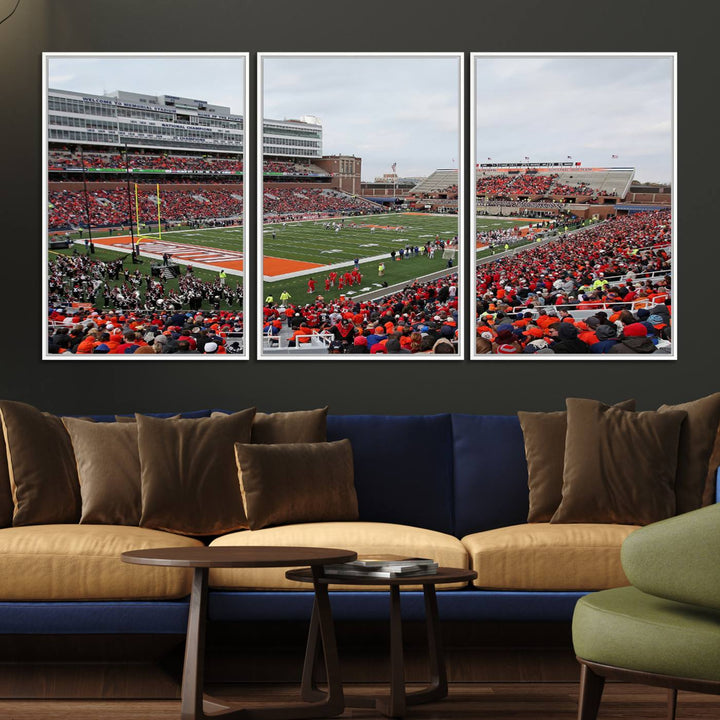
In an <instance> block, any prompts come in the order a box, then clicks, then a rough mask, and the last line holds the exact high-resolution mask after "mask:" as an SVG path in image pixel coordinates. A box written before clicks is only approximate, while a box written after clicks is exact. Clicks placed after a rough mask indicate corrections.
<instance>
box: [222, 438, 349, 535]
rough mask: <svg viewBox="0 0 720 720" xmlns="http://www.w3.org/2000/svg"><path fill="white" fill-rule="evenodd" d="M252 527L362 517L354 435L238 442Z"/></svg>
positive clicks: (243, 482) (245, 502)
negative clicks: (310, 440) (283, 441)
mask: <svg viewBox="0 0 720 720" xmlns="http://www.w3.org/2000/svg"><path fill="white" fill-rule="evenodd" d="M235 456H236V459H237V468H238V476H239V478H240V487H241V490H242V499H243V506H244V508H245V514H246V516H247V519H248V526H249V527H250V529H251V530H259V529H260V528H264V527H267V526H268V525H287V524H290V523H309V522H332V521H342V520H357V519H358V502H357V494H356V492H355V480H354V474H353V454H352V446H351V444H350V441H349V440H338V441H337V442H329V443H328V442H325V443H288V444H276V445H242V444H240V443H238V444H237V445H235Z"/></svg>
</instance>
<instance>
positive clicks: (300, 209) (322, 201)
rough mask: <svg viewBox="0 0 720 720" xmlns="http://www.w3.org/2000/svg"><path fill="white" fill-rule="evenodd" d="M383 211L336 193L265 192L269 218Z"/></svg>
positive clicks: (330, 191)
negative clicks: (308, 214)
mask: <svg viewBox="0 0 720 720" xmlns="http://www.w3.org/2000/svg"><path fill="white" fill-rule="evenodd" d="M381 211H382V208H380V207H379V206H378V205H377V204H376V203H373V202H368V201H367V200H363V198H360V197H353V196H351V195H346V194H345V193H340V192H336V191H334V190H320V189H315V188H277V187H272V188H270V189H266V190H265V191H264V193H263V212H264V214H265V216H266V217H267V216H269V215H271V216H274V218H293V217H297V216H302V215H305V214H307V213H343V212H352V213H358V212H360V213H363V212H365V213H367V212H381Z"/></svg>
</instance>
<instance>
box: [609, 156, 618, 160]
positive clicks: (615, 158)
mask: <svg viewBox="0 0 720 720" xmlns="http://www.w3.org/2000/svg"><path fill="white" fill-rule="evenodd" d="M610 157H611V158H612V159H613V160H617V158H618V156H617V155H611V156H610Z"/></svg>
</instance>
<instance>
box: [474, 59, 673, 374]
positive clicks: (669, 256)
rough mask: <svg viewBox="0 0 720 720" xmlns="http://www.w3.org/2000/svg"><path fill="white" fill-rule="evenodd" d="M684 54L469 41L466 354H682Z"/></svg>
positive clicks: (555, 356)
mask: <svg viewBox="0 0 720 720" xmlns="http://www.w3.org/2000/svg"><path fill="white" fill-rule="evenodd" d="M676 62H677V56H676V54H675V53H581V54H577V53H575V54H559V53H552V54H551V53H546V54H542V53H514V54H495V53H474V54H472V56H471V90H472V102H471V116H472V118H471V125H472V130H471V133H470V134H471V150H470V156H471V161H472V163H473V167H474V173H473V185H474V192H473V203H474V205H473V208H472V211H471V231H470V237H471V248H472V250H471V252H472V258H473V261H472V262H473V264H474V273H473V275H474V277H473V289H472V290H471V293H472V298H473V300H472V302H473V309H472V312H471V313H470V315H471V318H472V332H473V336H472V337H471V342H470V345H471V358H472V359H473V360H504V359H510V360H520V359H523V360H553V359H556V360H557V359H559V360H674V359H676V358H677V337H678V335H677V332H678V329H677V323H676V318H677V308H678V305H677V297H676V282H675V280H676V277H677V253H676V249H677V219H676V212H675V209H676V207H677V183H676V178H677V156H676V133H677V125H676V115H677V87H676Z"/></svg>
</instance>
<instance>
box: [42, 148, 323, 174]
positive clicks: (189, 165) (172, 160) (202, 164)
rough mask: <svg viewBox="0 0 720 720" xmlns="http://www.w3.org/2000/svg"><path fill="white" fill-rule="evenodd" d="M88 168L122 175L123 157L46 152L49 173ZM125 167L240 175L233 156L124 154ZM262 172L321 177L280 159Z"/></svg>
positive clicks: (109, 153) (110, 153)
mask: <svg viewBox="0 0 720 720" xmlns="http://www.w3.org/2000/svg"><path fill="white" fill-rule="evenodd" d="M83 159H84V161H85V167H86V168H88V169H102V170H117V171H118V172H125V154H124V153H121V152H118V151H117V150H108V151H107V152H94V151H88V152H85V153H84V157H82V156H81V155H80V153H79V152H73V151H70V150H50V151H49V153H48V169H49V170H51V171H81V170H82V162H83ZM127 166H128V168H129V169H130V170H158V171H164V172H181V173H188V172H189V173H203V174H207V173H241V172H242V171H243V161H242V157H239V156H237V155H232V156H227V157H223V156H222V155H202V156H200V155H181V154H175V153H170V152H167V153H159V154H152V153H138V152H128V155H127ZM263 172H266V173H282V174H284V175H310V174H315V173H318V174H322V173H323V171H322V170H321V169H320V168H312V169H311V168H310V166H309V165H306V164H302V163H295V162H288V161H282V160H265V161H264V162H263Z"/></svg>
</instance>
